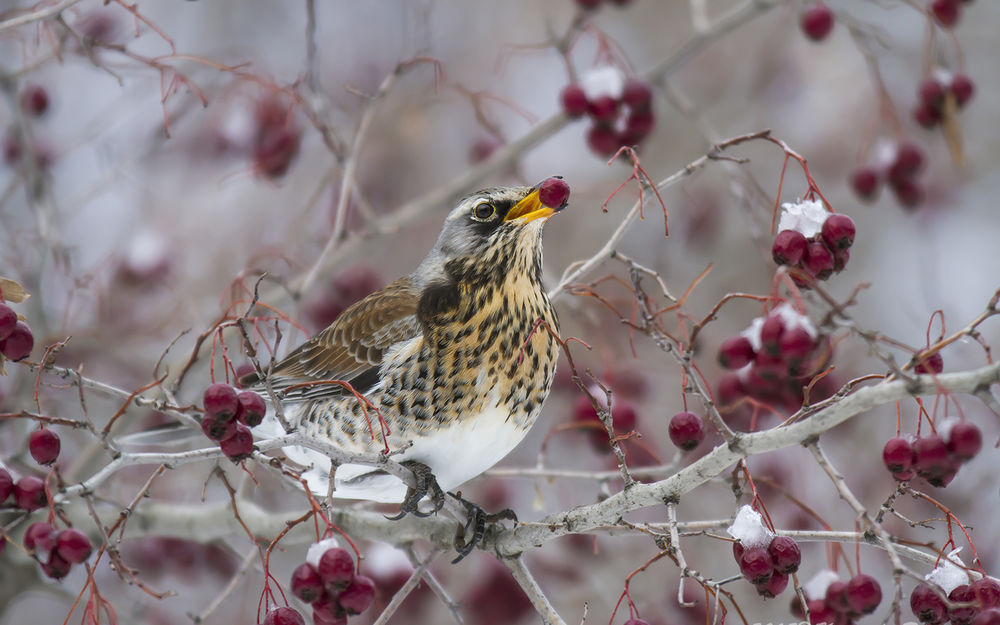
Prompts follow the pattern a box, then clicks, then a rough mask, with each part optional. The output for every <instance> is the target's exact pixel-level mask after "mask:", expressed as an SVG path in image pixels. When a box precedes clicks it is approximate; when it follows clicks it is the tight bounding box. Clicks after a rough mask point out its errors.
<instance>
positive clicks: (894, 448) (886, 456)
mask: <svg viewBox="0 0 1000 625" xmlns="http://www.w3.org/2000/svg"><path fill="white" fill-rule="evenodd" d="M882 461H883V462H884V463H885V466H886V468H887V469H889V471H890V472H892V473H901V472H903V471H909V470H910V467H912V466H913V461H914V457H913V446H912V445H910V441H909V440H908V439H905V438H903V437H901V436H897V437H895V438H890V439H889V440H888V441H886V443H885V447H883V448H882Z"/></svg>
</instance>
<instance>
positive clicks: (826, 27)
mask: <svg viewBox="0 0 1000 625" xmlns="http://www.w3.org/2000/svg"><path fill="white" fill-rule="evenodd" d="M800 24H801V26H802V32H804V33H805V35H806V37H808V38H810V39H812V40H813V41H822V40H823V39H826V36H827V35H829V34H830V31H831V30H833V11H831V10H830V9H829V8H828V7H827V6H826V5H825V4H823V3H822V2H817V3H816V4H814V5H812V6H811V7H809V8H808V9H806V10H805V11H803V13H802V20H801V22H800Z"/></svg>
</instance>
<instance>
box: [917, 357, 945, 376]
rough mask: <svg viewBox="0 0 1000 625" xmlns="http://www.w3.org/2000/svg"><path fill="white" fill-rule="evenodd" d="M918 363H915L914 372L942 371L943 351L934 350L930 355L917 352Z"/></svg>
mask: <svg viewBox="0 0 1000 625" xmlns="http://www.w3.org/2000/svg"><path fill="white" fill-rule="evenodd" d="M914 358H915V359H916V361H917V364H915V365H913V372H914V373H935V374H937V373H941V371H943V370H944V358H942V356H941V352H934V353H933V354H930V355H924V354H922V353H921V354H917V355H916V356H914Z"/></svg>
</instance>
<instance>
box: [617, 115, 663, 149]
mask: <svg viewBox="0 0 1000 625" xmlns="http://www.w3.org/2000/svg"><path fill="white" fill-rule="evenodd" d="M655 123H656V118H655V117H654V116H653V112H652V111H632V112H631V113H629V116H628V118H627V119H626V120H625V132H624V133H623V137H624V140H623V143H627V144H629V145H637V144H639V143H642V140H643V139H645V138H646V136H647V135H649V133H650V131H652V130H653V126H654V124H655Z"/></svg>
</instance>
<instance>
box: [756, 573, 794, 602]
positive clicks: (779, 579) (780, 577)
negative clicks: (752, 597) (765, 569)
mask: <svg viewBox="0 0 1000 625" xmlns="http://www.w3.org/2000/svg"><path fill="white" fill-rule="evenodd" d="M756 586H757V594H758V595H760V596H761V597H766V598H768V599H772V598H774V597H777V596H778V595H780V594H781V593H782V592H784V591H785V588H787V587H788V576H787V575H785V574H784V573H779V572H778V571H775V572H774V573H772V574H771V579H769V580H767V583H765V584H757V585H756Z"/></svg>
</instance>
